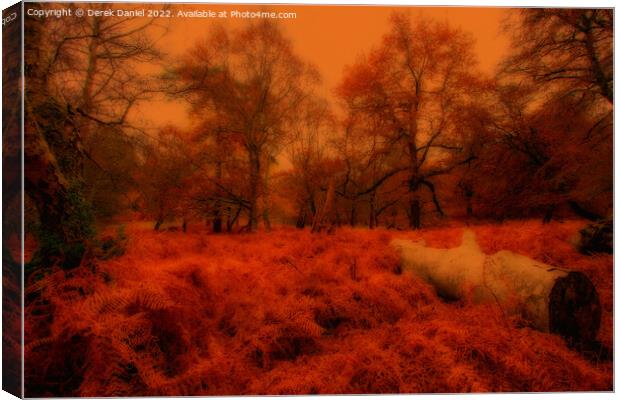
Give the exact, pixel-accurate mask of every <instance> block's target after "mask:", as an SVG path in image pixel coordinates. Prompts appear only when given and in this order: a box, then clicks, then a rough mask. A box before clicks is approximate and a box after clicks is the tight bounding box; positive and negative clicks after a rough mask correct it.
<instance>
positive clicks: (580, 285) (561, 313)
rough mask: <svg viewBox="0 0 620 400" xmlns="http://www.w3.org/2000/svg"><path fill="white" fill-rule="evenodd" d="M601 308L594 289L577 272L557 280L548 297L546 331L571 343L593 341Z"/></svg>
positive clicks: (584, 277) (597, 328)
mask: <svg viewBox="0 0 620 400" xmlns="http://www.w3.org/2000/svg"><path fill="white" fill-rule="evenodd" d="M600 322H601V305H600V302H599V298H598V295H597V293H596V289H595V288H594V285H593V284H592V282H590V280H589V279H588V278H587V277H586V276H585V275H584V274H582V273H580V272H570V273H569V274H568V275H566V276H565V277H562V278H559V279H558V280H557V281H556V282H555V284H554V285H553V289H552V290H551V294H550V295H549V331H550V332H551V333H556V334H559V335H561V336H563V337H564V338H566V339H567V340H569V341H571V342H573V343H584V342H591V341H594V340H595V339H596V335H597V333H598V330H599V326H600Z"/></svg>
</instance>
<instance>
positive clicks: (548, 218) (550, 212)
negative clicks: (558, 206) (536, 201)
mask: <svg viewBox="0 0 620 400" xmlns="http://www.w3.org/2000/svg"><path fill="white" fill-rule="evenodd" d="M554 210H555V207H554V206H549V207H547V210H545V216H544V217H543V220H542V222H543V224H548V223H549V222H551V220H552V219H553V211H554Z"/></svg>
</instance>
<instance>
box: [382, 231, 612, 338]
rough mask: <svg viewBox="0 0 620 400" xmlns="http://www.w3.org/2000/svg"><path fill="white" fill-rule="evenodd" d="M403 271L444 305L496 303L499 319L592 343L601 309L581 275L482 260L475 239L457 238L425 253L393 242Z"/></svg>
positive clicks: (501, 259)
mask: <svg viewBox="0 0 620 400" xmlns="http://www.w3.org/2000/svg"><path fill="white" fill-rule="evenodd" d="M391 246H392V247H393V248H395V249H396V250H397V251H398V252H399V254H400V258H401V267H402V269H403V271H411V272H413V273H414V274H416V275H417V276H419V277H420V278H422V279H423V280H425V281H427V282H428V283H430V284H431V285H433V286H434V287H435V289H436V290H437V293H438V294H439V295H440V296H442V297H444V298H449V299H470V300H472V301H473V302H474V303H497V304H498V305H499V306H500V307H501V309H502V311H503V312H504V314H506V315H517V316H521V317H522V318H523V319H524V320H525V321H527V322H528V323H529V324H530V325H531V326H532V327H533V328H535V329H538V330H540V331H543V332H551V333H556V334H559V335H562V336H563V337H565V338H567V339H570V340H573V341H578V342H588V341H592V340H595V338H596V335H597V333H598V329H599V326H600V319H601V308H600V303H599V299H598V295H597V293H596V289H595V288H594V285H593V284H592V282H590V280H589V279H588V278H587V276H586V275H584V274H583V273H581V272H576V271H569V270H567V269H563V268H559V267H555V266H552V265H547V264H544V263H541V262H538V261H536V260H533V259H531V258H529V257H526V256H523V255H520V254H516V253H513V252H510V251H505V250H503V251H499V252H497V253H495V254H491V255H487V254H485V253H484V252H482V250H481V249H480V247H479V246H478V243H477V242H476V237H475V234H474V233H473V232H472V231H470V230H465V232H464V233H463V241H462V244H461V246H459V247H457V248H452V249H436V248H430V247H426V245H425V243H423V242H412V241H409V240H402V239H395V240H393V241H392V242H391Z"/></svg>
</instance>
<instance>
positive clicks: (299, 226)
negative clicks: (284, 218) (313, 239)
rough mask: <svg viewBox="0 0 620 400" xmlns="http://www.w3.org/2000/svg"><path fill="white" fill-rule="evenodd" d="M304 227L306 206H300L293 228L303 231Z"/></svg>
mask: <svg viewBox="0 0 620 400" xmlns="http://www.w3.org/2000/svg"><path fill="white" fill-rule="evenodd" d="M305 226H306V206H302V207H301V208H300V210H299V213H298V214H297V221H296V222H295V227H296V228H297V229H304V228H305Z"/></svg>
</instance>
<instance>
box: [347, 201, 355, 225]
mask: <svg viewBox="0 0 620 400" xmlns="http://www.w3.org/2000/svg"><path fill="white" fill-rule="evenodd" d="M356 224H357V204H356V201H355V200H352V201H351V213H350V215H349V225H351V226H355V225H356Z"/></svg>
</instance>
